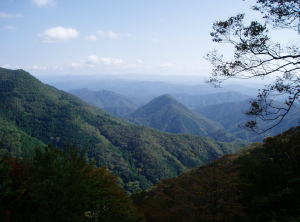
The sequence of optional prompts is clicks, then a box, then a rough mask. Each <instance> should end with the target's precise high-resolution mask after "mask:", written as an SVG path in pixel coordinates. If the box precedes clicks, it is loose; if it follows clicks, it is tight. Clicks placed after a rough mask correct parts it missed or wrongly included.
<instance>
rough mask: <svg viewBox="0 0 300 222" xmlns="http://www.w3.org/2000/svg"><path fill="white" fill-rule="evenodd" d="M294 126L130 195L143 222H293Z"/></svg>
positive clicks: (298, 140) (296, 183)
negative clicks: (149, 188)
mask: <svg viewBox="0 0 300 222" xmlns="http://www.w3.org/2000/svg"><path fill="white" fill-rule="evenodd" d="M299 167H300V127H295V128H291V129H290V130H288V131H286V132H284V133H283V134H281V135H277V136H275V137H269V138H266V139H265V140H264V143H263V144H260V143H257V144H253V145H252V146H251V147H249V148H248V149H245V150H243V151H241V152H239V153H237V154H234V155H227V156H225V157H223V158H221V159H219V160H216V161H214V162H213V163H211V164H208V165H206V166H202V167H200V168H197V169H193V170H191V171H189V172H186V173H184V174H182V175H180V176H179V177H176V178H172V179H167V180H164V181H162V182H161V183H159V184H157V185H155V186H154V187H153V188H152V189H151V190H148V191H143V192H141V193H139V194H136V195H135V196H134V199H135V205H136V207H137V208H138V209H139V211H140V213H141V214H144V215H145V217H146V221H147V222H152V221H153V222H196V221H203V222H225V221H230V222H240V221H245V222H266V221H267V222H271V221H282V222H291V221H295V222H296V221H299V219H300V217H299V215H300V208H299V206H300V199H299V195H300V168H299Z"/></svg>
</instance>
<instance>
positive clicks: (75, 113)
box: [0, 69, 244, 192]
mask: <svg viewBox="0 0 300 222" xmlns="http://www.w3.org/2000/svg"><path fill="white" fill-rule="evenodd" d="M0 98H1V103H0V119H1V118H2V119H4V120H5V121H7V122H9V123H11V124H12V125H13V126H15V127H16V128H17V129H18V130H20V131H22V132H24V134H25V135H28V136H30V137H32V138H36V139H37V140H39V141H42V142H43V143H44V144H54V145H55V146H57V147H59V148H61V149H62V148H63V147H64V146H65V145H66V144H72V145H74V146H77V147H81V148H85V149H87V150H88V157H89V158H90V159H93V160H94V161H95V162H96V165H97V166H100V167H107V168H109V169H110V170H112V171H113V172H114V173H116V174H117V175H118V176H120V177H121V179H122V182H123V183H124V186H125V187H126V189H127V190H128V191H130V192H133V191H136V190H139V189H141V188H142V189H143V188H147V187H149V186H150V185H152V184H154V183H156V182H158V181H159V180H160V179H162V178H168V177H173V176H177V175H179V174H180V173H182V172H183V171H185V170H187V169H189V168H191V167H196V166H199V165H201V164H204V163H206V162H208V161H210V160H213V159H216V158H218V157H220V156H221V155H223V154H226V153H230V152H232V151H234V150H236V149H239V148H241V147H242V146H243V145H244V144H243V143H241V142H236V143H232V144H226V143H219V142H215V141H213V140H210V139H207V138H201V137H195V136H185V135H170V134H166V133H160V132H158V131H156V130H153V129H150V128H146V127H138V126H133V125H130V124H128V123H126V122H124V121H122V120H119V119H116V118H113V117H111V116H110V115H108V114H106V113H105V112H104V111H102V110H100V109H98V108H96V107H92V106H89V105H87V104H86V103H84V102H82V101H81V100H80V99H78V98H76V97H75V96H72V95H70V94H67V93H65V92H63V91H59V90H57V89H55V88H53V87H50V86H47V85H45V84H43V83H41V82H40V81H39V80H37V79H35V78H34V77H32V76H31V75H30V74H29V73H27V72H25V71H23V70H9V69H0ZM4 128H5V127H4ZM6 132H7V134H6V136H9V137H10V135H11V134H10V132H9V131H8V130H6ZM30 149H31V148H30Z"/></svg>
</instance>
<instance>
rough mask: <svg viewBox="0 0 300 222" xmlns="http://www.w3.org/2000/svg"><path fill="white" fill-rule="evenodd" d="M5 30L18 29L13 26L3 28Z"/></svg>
mask: <svg viewBox="0 0 300 222" xmlns="http://www.w3.org/2000/svg"><path fill="white" fill-rule="evenodd" d="M3 29H5V30H9V31H13V30H16V29H17V27H15V26H12V25H5V26H3Z"/></svg>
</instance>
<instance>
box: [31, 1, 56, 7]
mask: <svg viewBox="0 0 300 222" xmlns="http://www.w3.org/2000/svg"><path fill="white" fill-rule="evenodd" d="M32 2H33V3H34V4H35V5H37V6H38V7H49V6H50V7H51V6H54V5H55V1H54V0H32Z"/></svg>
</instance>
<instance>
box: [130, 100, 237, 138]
mask: <svg viewBox="0 0 300 222" xmlns="http://www.w3.org/2000/svg"><path fill="white" fill-rule="evenodd" d="M128 119H129V120H130V121H132V122H133V123H136V124H139V125H146V126H149V127H152V128H155V129H159V130H161V131H165V132H170V133H181V134H194V135H199V136H208V137H211V138H213V139H217V140H219V141H234V140H235V138H234V137H233V136H231V135H230V134H229V133H227V132H226V131H225V130H224V128H223V127H222V126H221V125H219V124H218V123H216V122H214V121H211V120H209V119H207V118H205V117H203V116H201V115H200V114H196V113H194V112H193V111H191V110H189V109H188V108H187V107H185V106H184V105H183V104H181V103H179V102H177V101H176V100H175V99H174V98H173V97H172V96H170V95H162V96H159V97H157V98H155V99H153V100H152V101H150V102H149V103H147V104H146V105H145V106H143V107H141V108H139V109H137V110H136V111H135V112H134V113H132V114H130V115H129V116H128Z"/></svg>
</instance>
